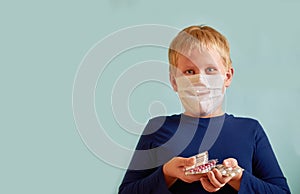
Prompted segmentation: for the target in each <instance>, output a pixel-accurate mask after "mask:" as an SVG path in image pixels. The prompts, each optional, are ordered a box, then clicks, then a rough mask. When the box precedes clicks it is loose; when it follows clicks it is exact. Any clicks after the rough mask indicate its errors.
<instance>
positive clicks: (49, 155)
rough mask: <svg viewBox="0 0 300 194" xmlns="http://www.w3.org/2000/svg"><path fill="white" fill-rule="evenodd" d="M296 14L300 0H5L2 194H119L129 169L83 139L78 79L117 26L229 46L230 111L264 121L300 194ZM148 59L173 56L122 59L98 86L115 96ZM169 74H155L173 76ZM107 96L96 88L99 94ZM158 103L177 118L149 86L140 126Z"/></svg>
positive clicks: (130, 138)
mask: <svg viewBox="0 0 300 194" xmlns="http://www.w3.org/2000/svg"><path fill="white" fill-rule="evenodd" d="M299 8H300V3H298V2H297V1H296V0H287V1H283V0H276V1H252V3H242V2H240V1H218V2H216V1H211V2H208V1H200V0H193V1H181V2H175V1H171V0H165V1H158V0H152V1H145V0H110V1H108V0H103V1H34V0H30V1H1V3H0V24H1V26H0V29H1V30H0V33H1V36H0V49H1V50H0V51H1V52H0V53H1V57H0V65H1V70H0V84H1V92H0V94H1V101H0V114H1V115H0V116H1V122H0V129H1V135H0V150H1V152H0V153H1V157H0V158H1V159H0V182H1V186H0V193H7V194H10V193H14V194H15V193H73V194H75V193H78V194H79V193H89V194H92V193H105V194H106V193H116V192H117V187H118V185H119V184H120V181H121V180H122V177H123V174H124V170H123V169H119V168H115V167H113V166H111V165H109V164H106V163H104V162H103V161H101V160H100V159H99V158H97V157H96V156H94V155H93V154H92V153H91V152H90V151H89V150H88V149H87V147H86V146H85V145H84V143H83V141H82V140H81V138H80V136H79V134H78V132H77V129H76V126H75V122H74V119H73V113H72V87H73V81H74V78H75V74H76V71H77V69H78V68H79V64H80V62H81V61H82V59H83V58H84V56H85V54H86V53H87V52H88V50H89V49H90V48H92V46H93V45H94V44H95V43H97V42H98V41H99V40H101V39H103V38H104V37H105V36H107V35H109V34H110V33H112V32H115V31H116V30H119V29H121V28H124V27H129V26H132V25H140V24H149V23H151V24H163V25H169V26H173V27H176V28H183V27H186V26H188V25H191V24H208V25H211V26H213V27H215V28H216V29H218V30H220V31H221V32H222V33H223V34H224V35H225V36H226V37H227V38H228V40H229V41H230V44H231V50H232V60H233V66H234V68H235V75H234V80H233V83H232V86H231V87H230V89H229V90H228V93H227V94H228V95H227V104H226V110H227V111H228V112H230V113H234V114H235V115H239V116H250V117H254V118H256V119H258V120H259V121H260V122H261V123H262V125H263V126H264V128H265V130H266V132H267V134H268V136H269V138H270V141H271V143H272V145H273V148H274V151H275V152H276V155H277V157H278V160H279V162H280V164H281V167H282V170H283V171H284V173H285V175H286V177H287V179H288V183H289V185H290V188H291V190H292V191H293V193H299V192H300V185H299V173H300V170H299V168H298V166H299V164H300V141H299V137H300V131H299V123H298V122H299V115H300V111H299V106H300V103H299V99H300V85H299V83H300V82H299V72H300V65H299V61H300V55H299V52H300V46H299V43H300V38H299V34H300V25H299V22H298V21H297V19H298V18H299V17H300V13H299ZM112 46H113V45H112ZM133 58H134V59H133ZM147 59H148V60H149V59H157V60H161V61H167V50H166V49H161V48H151V47H147V48H141V49H140V50H139V49H134V50H132V51H129V52H126V53H123V54H122V55H120V57H119V58H117V59H116V60H115V61H113V62H112V64H111V66H110V67H111V68H108V69H107V71H106V73H107V74H106V75H111V77H110V76H107V77H103V80H100V82H101V81H102V82H101V83H106V82H107V83H108V85H106V87H107V88H109V84H112V83H113V82H114V81H115V80H114V78H115V77H116V76H117V75H118V73H120V72H121V70H122V68H120V69H119V68H118V67H116V65H119V66H121V65H122V63H124V64H125V66H124V67H123V70H124V69H126V67H130V65H131V64H133V63H134V62H137V61H139V60H147ZM167 70H168V68H167V66H165V67H162V69H161V70H158V71H160V72H161V74H162V75H165V76H167V75H168V71H167ZM156 86H157V87H156ZM107 88H106V89H107ZM102 90H103V89H102V88H101V87H97V90H96V96H101V91H102ZM145 94H146V96H147V98H143V97H145ZM158 94H161V95H162V96H164V97H167V99H168V100H166V98H160V97H159V96H160V95H158ZM99 99H101V98H100V97H99ZM152 99H154V100H158V101H161V102H163V103H164V104H165V106H166V111H167V114H172V113H175V112H178V111H179V110H180V106H179V104H178V103H179V101H178V100H177V99H176V95H175V94H174V93H172V91H171V90H170V89H168V88H167V87H166V88H165V87H162V86H161V85H156V84H155V83H152V84H151V83H148V84H143V85H142V86H141V87H139V88H137V89H136V90H135V92H134V93H132V95H131V100H130V102H129V106H130V109H131V111H132V114H133V117H134V118H135V119H136V120H137V121H139V122H141V123H145V122H147V119H148V118H149V117H150V116H151V115H149V113H148V107H149V103H151V101H152ZM109 100H110V99H109V98H103V99H101V100H98V101H96V106H97V110H98V111H99V112H101V111H103V112H105V111H107V112H108V113H109V112H110V111H111V110H110V106H109V105H110V101H109ZM157 110H160V107H158V108H154V112H155V111H157ZM158 113H159V111H158ZM152 114H153V111H152ZM106 117H107V118H105V121H106V124H105V125H106V126H110V127H106V129H107V133H108V134H109V135H110V136H111V137H112V138H113V139H114V140H115V141H117V142H119V143H120V144H121V145H124V146H127V147H129V148H131V149H133V147H134V145H135V143H136V141H137V138H138V137H137V136H135V135H131V134H130V133H125V132H124V131H123V130H122V128H120V127H119V126H118V125H117V124H116V122H115V120H113V117H112V116H111V115H110V114H107V115H106ZM102 119H103V118H102ZM108 128H111V130H110V129H108Z"/></svg>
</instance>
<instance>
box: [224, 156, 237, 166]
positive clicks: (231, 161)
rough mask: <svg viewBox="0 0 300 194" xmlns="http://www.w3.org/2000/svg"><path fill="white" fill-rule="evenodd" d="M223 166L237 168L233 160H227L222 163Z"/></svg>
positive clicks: (235, 161)
mask: <svg viewBox="0 0 300 194" xmlns="http://www.w3.org/2000/svg"><path fill="white" fill-rule="evenodd" d="M223 165H224V166H225V167H236V166H238V162H237V160H236V159H235V158H227V159H225V160H224V161H223Z"/></svg>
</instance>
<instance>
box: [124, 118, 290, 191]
mask: <svg viewBox="0 0 300 194" xmlns="http://www.w3.org/2000/svg"><path fill="white" fill-rule="evenodd" d="M206 150H208V152H209V158H210V159H218V160H219V161H220V162H222V161H223V160H224V159H226V158H235V159H237V161H238V163H239V166H240V167H242V168H243V169H244V171H243V175H242V179H241V185H240V190H239V191H236V190H234V189H233V188H232V187H231V186H230V185H228V184H227V185H225V186H224V187H222V188H221V189H220V190H219V191H217V192H216V193H226V194H227V193H251V194H252V193H262V194H267V193H276V194H281V193H290V191H289V187H288V185H287V182H286V179H285V177H284V176H283V174H282V171H281V169H280V167H279V165H278V162H277V160H276V157H275V155H274V152H273V151H272V148H271V145H270V143H269V140H268V138H267V136H266V134H265V132H264V130H263V128H262V127H261V125H260V124H259V123H258V122H257V121H256V120H253V119H249V118H239V117H234V116H232V115H228V114H224V115H223V116H219V117H214V118H200V119H199V118H193V117H189V116H186V115H184V114H181V115H172V116H167V117H156V118H153V119H151V120H150V121H149V122H148V124H147V126H146V128H145V130H144V132H143V135H141V137H140V140H139V142H138V145H137V147H136V152H135V154H134V156H133V158H132V161H131V164H130V165H129V167H128V170H127V172H126V174H125V176H124V179H123V182H122V184H121V185H120V188H119V194H141V193H142V194H150V193H151V194H171V193H178V194H179V193H180V194H201V193H209V192H207V191H205V190H204V189H203V187H202V185H201V183H200V182H199V181H196V182H193V183H186V182H183V181H181V180H177V181H176V182H175V183H174V184H173V185H172V186H171V187H170V188H167V185H166V182H165V179H164V175H163V172H162V165H163V164H164V163H166V162H167V161H169V160H170V159H171V158H172V157H175V156H182V157H190V156H193V155H195V154H197V153H199V152H203V151H206Z"/></svg>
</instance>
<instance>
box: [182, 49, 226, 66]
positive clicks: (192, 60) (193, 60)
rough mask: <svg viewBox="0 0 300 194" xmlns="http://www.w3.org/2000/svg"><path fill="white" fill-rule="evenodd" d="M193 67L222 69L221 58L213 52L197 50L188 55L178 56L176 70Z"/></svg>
mask: <svg viewBox="0 0 300 194" xmlns="http://www.w3.org/2000/svg"><path fill="white" fill-rule="evenodd" d="M186 66H195V67H197V68H199V69H202V68H204V67H207V66H214V67H217V68H221V69H222V68H224V65H223V63H222V58H221V56H220V55H219V53H218V52H217V51H215V50H203V51H200V50H198V49H193V50H191V52H190V53H184V54H178V57H177V68H181V67H186Z"/></svg>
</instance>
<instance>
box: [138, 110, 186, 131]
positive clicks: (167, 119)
mask: <svg viewBox="0 0 300 194" xmlns="http://www.w3.org/2000/svg"><path fill="white" fill-rule="evenodd" d="M180 118H181V115H177V114H176V115H170V116H157V117H153V118H151V119H149V121H148V123H147V125H146V127H145V130H144V132H143V135H149V134H152V133H155V132H162V131H163V130H172V129H173V127H172V126H177V125H178V124H179V122H180ZM172 131H173V130H172Z"/></svg>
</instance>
